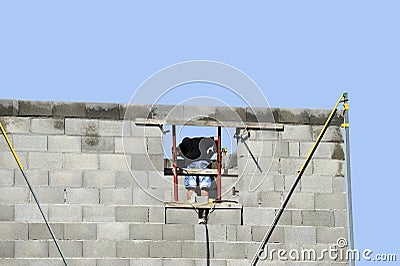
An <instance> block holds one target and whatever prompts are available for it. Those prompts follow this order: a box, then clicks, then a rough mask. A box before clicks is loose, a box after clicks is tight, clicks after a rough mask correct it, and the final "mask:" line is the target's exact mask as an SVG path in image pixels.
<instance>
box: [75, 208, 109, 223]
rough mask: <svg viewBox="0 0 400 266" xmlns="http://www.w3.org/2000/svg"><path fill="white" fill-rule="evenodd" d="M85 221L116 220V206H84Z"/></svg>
mask: <svg viewBox="0 0 400 266" xmlns="http://www.w3.org/2000/svg"><path fill="white" fill-rule="evenodd" d="M83 221H84V222H115V207H113V206H104V205H93V206H83Z"/></svg>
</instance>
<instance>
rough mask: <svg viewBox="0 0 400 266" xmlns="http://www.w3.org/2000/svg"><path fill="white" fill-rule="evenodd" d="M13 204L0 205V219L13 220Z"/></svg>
mask: <svg viewBox="0 0 400 266" xmlns="http://www.w3.org/2000/svg"><path fill="white" fill-rule="evenodd" d="M14 213H15V212H14V205H0V221H14V216H15V214H14Z"/></svg>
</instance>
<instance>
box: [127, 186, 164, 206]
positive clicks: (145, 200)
mask: <svg viewBox="0 0 400 266" xmlns="http://www.w3.org/2000/svg"><path fill="white" fill-rule="evenodd" d="M159 192H163V193H164V192H165V189H164V188H163V189H162V191H161V190H157V191H156V189H151V188H147V189H146V191H145V190H143V188H141V187H134V188H133V189H132V196H133V200H132V202H133V205H146V206H151V205H155V206H158V205H160V204H161V203H162V202H163V200H164V199H163V198H162V197H164V195H159V194H160V193H159ZM157 193H158V194H157ZM161 196H162V197H161Z"/></svg>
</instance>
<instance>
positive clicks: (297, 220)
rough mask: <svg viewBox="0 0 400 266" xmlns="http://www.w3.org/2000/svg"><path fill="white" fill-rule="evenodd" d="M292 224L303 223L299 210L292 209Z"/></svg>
mask: <svg viewBox="0 0 400 266" xmlns="http://www.w3.org/2000/svg"><path fill="white" fill-rule="evenodd" d="M291 212H292V225H303V215H302V212H301V211H300V210H292V211H291Z"/></svg>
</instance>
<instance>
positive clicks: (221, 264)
mask: <svg viewBox="0 0 400 266" xmlns="http://www.w3.org/2000/svg"><path fill="white" fill-rule="evenodd" d="M235 261H236V260H235ZM212 262H213V266H227V264H226V263H227V260H216V259H213V260H212ZM194 265H195V266H203V265H207V260H206V259H197V260H194Z"/></svg>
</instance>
